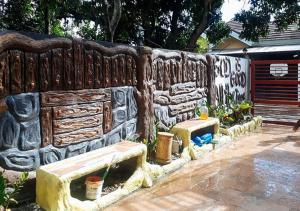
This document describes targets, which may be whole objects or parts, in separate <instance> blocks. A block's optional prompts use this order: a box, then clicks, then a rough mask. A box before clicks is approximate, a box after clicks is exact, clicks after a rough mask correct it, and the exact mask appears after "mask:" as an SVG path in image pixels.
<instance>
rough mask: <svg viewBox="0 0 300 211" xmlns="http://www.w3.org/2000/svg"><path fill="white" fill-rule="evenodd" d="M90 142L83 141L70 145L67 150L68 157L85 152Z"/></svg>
mask: <svg viewBox="0 0 300 211" xmlns="http://www.w3.org/2000/svg"><path fill="white" fill-rule="evenodd" d="M88 144H89V142H83V143H79V144H75V145H70V146H68V147H67V150H66V158H70V157H74V156H76V155H80V154H83V153H85V152H86V151H87V147H88Z"/></svg>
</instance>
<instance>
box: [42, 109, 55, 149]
mask: <svg viewBox="0 0 300 211" xmlns="http://www.w3.org/2000/svg"><path fill="white" fill-rule="evenodd" d="M40 116H41V120H40V122H41V131H42V132H41V135H42V147H45V146H47V145H50V144H52V141H53V132H52V121H53V114H52V108H41V115H40Z"/></svg>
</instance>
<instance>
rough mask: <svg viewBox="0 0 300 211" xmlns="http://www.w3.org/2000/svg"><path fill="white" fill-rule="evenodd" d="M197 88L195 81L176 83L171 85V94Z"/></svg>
mask: <svg viewBox="0 0 300 211" xmlns="http://www.w3.org/2000/svg"><path fill="white" fill-rule="evenodd" d="M195 89H196V83H195V82H188V83H183V84H175V85H173V86H171V89H170V95H178V94H183V93H189V92H192V91H194V90H195Z"/></svg>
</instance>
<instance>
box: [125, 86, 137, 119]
mask: <svg viewBox="0 0 300 211" xmlns="http://www.w3.org/2000/svg"><path fill="white" fill-rule="evenodd" d="M133 91H134V88H133V87H129V88H128V92H127V116H128V119H132V118H134V117H136V115H137V112H138V106H137V103H136V100H135V97H134V94H133Z"/></svg>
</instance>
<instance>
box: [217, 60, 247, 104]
mask: <svg viewBox="0 0 300 211" xmlns="http://www.w3.org/2000/svg"><path fill="white" fill-rule="evenodd" d="M248 68H249V63H248V60H247V59H241V58H233V57H227V56H216V57H215V62H214V70H215V85H216V92H217V93H216V94H217V102H218V104H224V103H228V98H227V97H226V96H228V95H231V96H233V98H234V100H237V101H242V100H244V99H246V96H245V95H246V91H247V70H248Z"/></svg>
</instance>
